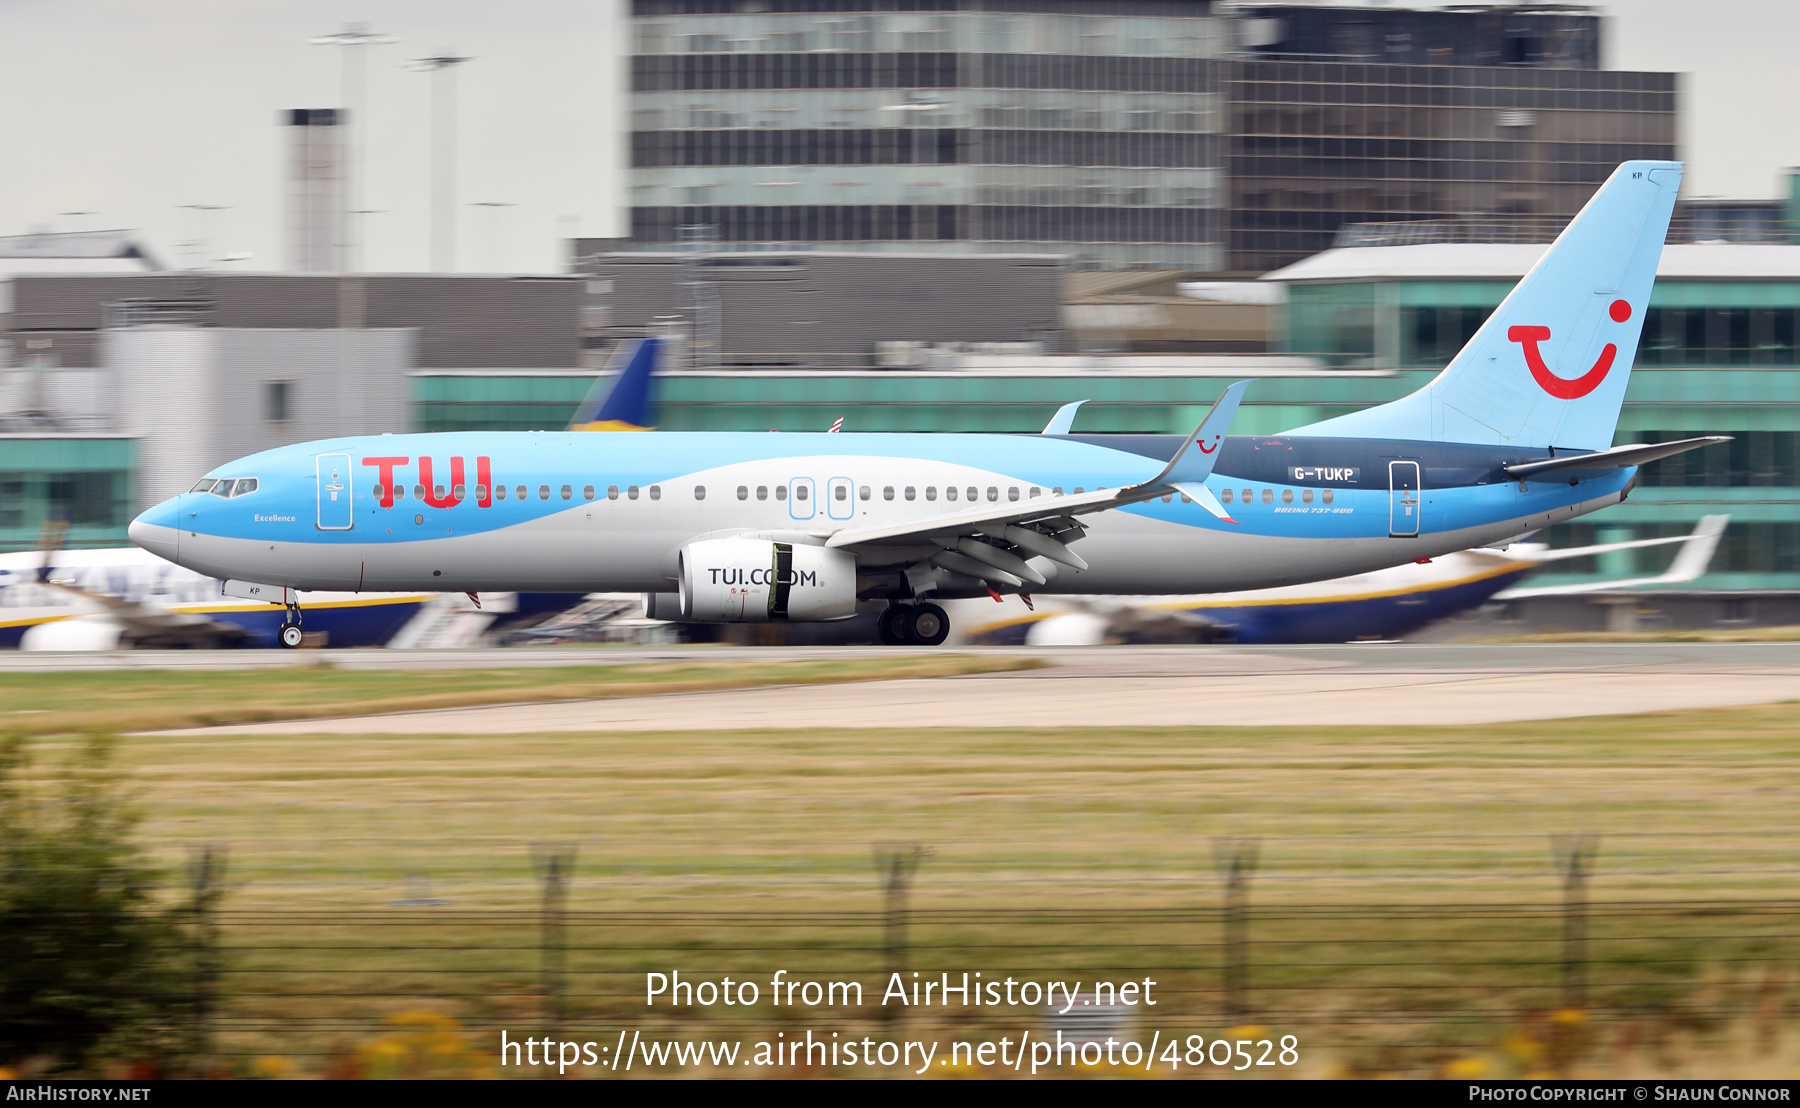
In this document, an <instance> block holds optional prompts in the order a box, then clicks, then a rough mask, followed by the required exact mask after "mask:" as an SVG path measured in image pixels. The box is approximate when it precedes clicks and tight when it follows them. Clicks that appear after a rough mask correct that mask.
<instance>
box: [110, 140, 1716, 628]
mask: <svg viewBox="0 0 1800 1108" xmlns="http://www.w3.org/2000/svg"><path fill="white" fill-rule="evenodd" d="M1680 183H1681V166H1680V164H1679V163H1676V162H1648V161H1640V162H1627V163H1625V164H1623V165H1621V166H1620V167H1619V168H1618V169H1617V170H1616V171H1615V172H1614V173H1613V174H1612V176H1611V177H1610V178H1608V180H1607V182H1606V183H1605V184H1604V185H1602V186H1601V188H1600V189H1599V191H1598V192H1596V193H1595V195H1594V197H1593V199H1591V200H1590V201H1589V202H1588V204H1587V206H1586V207H1585V208H1583V210H1582V212H1581V213H1580V214H1579V215H1578V216H1577V217H1576V218H1575V219H1574V220H1573V221H1572V222H1571V223H1570V224H1569V226H1568V227H1567V228H1565V229H1564V231H1563V233H1562V234H1561V235H1560V236H1559V237H1558V238H1557V240H1556V242H1555V243H1554V244H1553V245H1552V246H1551V248H1550V250H1549V251H1548V252H1547V253H1546V254H1545V255H1544V257H1543V259H1542V260H1541V261H1540V262H1539V263H1538V264H1537V266H1536V267H1534V268H1533V269H1532V270H1531V272H1530V273H1528V274H1526V276H1525V277H1524V279H1522V280H1521V281H1520V282H1519V284H1518V286H1517V287H1516V288H1515V289H1514V290H1513V292H1512V293H1511V294H1510V295H1509V296H1508V297H1507V298H1506V300H1505V302H1504V303H1502V304H1501V305H1500V307H1499V308H1498V309H1496V310H1495V312H1494V314H1493V315H1492V316H1491V317H1490V318H1489V319H1488V320H1487V322H1486V323H1485V324H1484V325H1483V326H1482V327H1481V329H1480V330H1479V331H1477V332H1476V334H1475V336H1474V337H1473V338H1472V339H1471V340H1470V341H1469V343H1468V345H1467V346H1466V347H1464V348H1463V350H1462V351H1461V352H1460V353H1459V354H1458V355H1457V356H1456V358H1455V359H1454V360H1453V361H1452V362H1451V363H1450V365H1449V366H1448V367H1447V368H1446V369H1445V370H1444V371H1443V372H1442V373H1440V374H1439V375H1438V376H1437V377H1435V378H1434V379H1433V380H1432V381H1431V382H1430V383H1429V384H1427V385H1426V386H1425V387H1424V388H1422V389H1421V390H1419V391H1418V392H1416V393H1413V394H1412V395H1410V396H1407V397H1404V398H1402V399H1400V400H1396V401H1394V402H1392V403H1389V404H1384V405H1380V406H1378V407H1374V408H1369V409H1365V410H1363V411H1359V412H1356V413H1353V414H1350V415H1347V416H1340V417H1338V418H1335V419H1330V420H1326V421H1324V422H1322V423H1317V424H1313V425H1311V426H1308V427H1303V428H1299V429H1297V430H1295V431H1292V432H1290V433H1288V434H1283V435H1275V436H1267V437H1231V438H1227V437H1226V431H1227V429H1228V428H1229V426H1230V423H1231V419H1232V416H1233V414H1234V413H1235V411H1236V409H1237V406H1238V402H1239V400H1240V399H1241V398H1242V396H1243V394H1244V391H1245V389H1246V388H1247V387H1249V385H1250V384H1251V382H1238V383H1236V384H1233V385H1231V386H1230V387H1228V388H1227V389H1225V391H1224V395H1223V396H1221V397H1220V399H1219V401H1218V402H1217V403H1216V404H1215V405H1214V407H1213V409H1212V410H1211V411H1210V412H1209V413H1208V414H1207V417H1206V419H1205V420H1204V421H1203V422H1202V423H1201V425H1200V427H1199V428H1198V430H1196V431H1195V432H1194V433H1193V434H1191V435H1186V436H1128V435H1073V434H1066V433H1060V434H1059V433H1046V434H1042V435H1035V436H1023V435H989V434H940V435H931V434H826V433H819V434H803V435H797V434H718V433H712V434H706V433H676V432H661V433H658V434H654V435H589V434H581V433H564V432H554V433H553V432H459V433H450V434H430V435H384V436H377V437H359V438H343V439H331V440H326V441H321V442H313V443H304V444H301V445H297V446H290V447H284V448H281V449H278V450H269V451H265V452H263V453H260V454H254V455H251V456H250V457H247V458H244V459H242V460H240V461H237V462H233V463H231V464H229V465H226V466H222V467H220V468H218V469H217V470H215V471H214V472H213V473H211V474H208V475H207V476H206V478H205V479H204V480H202V481H200V483H199V484H198V485H196V486H195V488H194V489H193V491H191V492H188V493H186V494H183V495H181V496H177V497H174V498H172V499H170V500H167V501H164V502H163V503H162V504H159V505H157V506H156V507H154V508H152V509H150V510H149V511H147V512H145V513H144V514H143V515H141V516H139V517H138V519H137V520H136V521H135V522H133V523H132V525H131V536H132V539H133V541H135V542H137V543H138V544H139V545H141V546H143V547H145V548H147V549H149V550H152V551H154V552H156V553H158V554H160V555H162V556H163V557H165V558H168V559H170V560H171V561H174V562H177V563H179V564H181V565H184V566H187V567H190V568H192V569H195V570H198V571H199V572H202V573H207V574H211V575H214V576H217V577H222V578H227V579H229V581H230V584H228V586H227V590H228V591H232V590H235V592H234V593H233V594H234V595H250V596H258V597H262V598H267V599H270V600H272V601H279V602H283V603H286V604H287V605H288V606H289V609H290V615H289V623H290V626H291V628H292V634H291V636H286V635H285V632H284V637H291V638H293V639H294V641H298V638H299V620H300V618H301V615H302V613H301V610H300V605H299V601H300V599H301V598H300V596H299V591H300V590H311V589H330V590H351V591H360V590H369V591H374V590H381V591H398V590H410V589H435V590H440V591H446V592H448V591H452V590H454V591H473V590H495V591H521V590H524V591H546V590H548V591H596V592H601V591H605V592H619V591H641V592H644V593H645V594H647V597H646V608H647V614H649V615H650V616H651V617H652V618H658V619H681V620H690V621H698V622H714V623H717V622H763V621H768V620H790V621H818V620H835V619H842V618H845V617H848V616H850V615H851V614H853V613H854V611H855V610H856V606H857V603H858V601H859V600H885V601H887V602H888V603H889V607H888V609H887V610H886V612H885V613H884V615H883V618H882V623H881V630H882V635H883V638H884V639H886V640H888V641H890V642H914V643H920V644H926V645H935V644H936V643H940V642H942V641H943V640H944V638H945V636H946V634H947V631H948V621H947V617H946V616H945V614H944V611H943V609H942V608H941V607H940V606H939V604H937V603H935V601H938V600H941V599H945V598H956V597H970V596H983V595H988V594H990V593H991V594H1006V593H1031V592H1045V593H1088V594H1096V593H1098V594H1136V595H1142V594H1151V593H1194V592H1224V591H1230V590H1241V589H1253V588H1267V587H1271V586H1277V585H1287V584H1297V583H1301V582H1305V581H1314V580H1320V579H1324V578H1331V577H1342V576H1346V575H1348V574H1354V573H1365V572H1369V571H1371V570H1376V569H1380V568H1382V567H1385V566H1391V565H1396V564H1399V563H1403V562H1407V561H1412V560H1414V559H1417V558H1428V557H1435V556H1438V555H1442V554H1448V553H1450V552H1452V551H1456V550H1464V549H1467V548H1469V547H1476V546H1489V545H1493V544H1496V543H1502V542H1505V541H1507V540H1509V539H1512V538H1515V537H1517V536H1520V535H1524V534H1527V533H1529V532H1533V531H1537V530H1540V529H1542V528H1544V527H1547V526H1549V525H1550V524H1553V523H1557V522H1560V521H1562V520H1565V519H1570V518H1573V517H1575V516H1579V515H1583V514H1585V513H1588V512H1592V511H1596V510H1598V509H1600V508H1604V507H1607V506H1609V505H1612V504H1616V503H1618V502H1619V501H1620V500H1622V499H1623V498H1624V497H1625V495H1626V494H1627V492H1628V491H1629V489H1630V486H1631V483H1632V480H1633V479H1634V477H1635V474H1636V466H1637V465H1639V464H1640V463H1643V462H1646V461H1650V460H1653V459H1655V458H1659V457H1664V456H1667V455H1670V454H1674V453H1678V452H1681V451H1684V450H1690V449H1693V448H1695V447H1698V446H1703V445H1706V444H1707V443H1710V442H1714V441H1721V440H1719V439H1717V438H1705V439H1690V440H1685V441H1682V442H1675V443H1660V444H1655V445H1651V446H1621V447H1614V446H1613V445H1612V438H1613V432H1614V428H1615V426H1616V424H1617V422H1618V415H1619V407H1620V404H1621V403H1622V401H1623V399H1624V395H1625V385H1626V380H1627V378H1628V377H1629V376H1630V367H1631V361H1632V357H1633V355H1634V353H1635V351H1636V348H1637V341H1638V335H1639V332H1640V330H1641V327H1642V322H1643V317H1644V309H1645V306H1646V304H1647V303H1648V301H1649V296H1650V287H1651V284H1652V282H1653V281H1654V279H1655V274H1656V265H1657V260H1658V258H1659V256H1660V254H1661V251H1662V243H1663V239H1664V237H1665V235H1666V234H1667V230H1668V225H1669V217H1670V213H1671V211H1672V210H1673V206H1674V203H1675V195H1676V191H1677V189H1678V188H1679V186H1680ZM1050 430H1051V431H1052V432H1055V431H1056V430H1059V428H1057V427H1055V426H1053V427H1052V428H1051V429H1050Z"/></svg>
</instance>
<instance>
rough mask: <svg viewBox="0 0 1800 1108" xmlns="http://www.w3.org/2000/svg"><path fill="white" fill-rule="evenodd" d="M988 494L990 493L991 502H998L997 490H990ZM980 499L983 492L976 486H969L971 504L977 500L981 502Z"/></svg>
mask: <svg viewBox="0 0 1800 1108" xmlns="http://www.w3.org/2000/svg"><path fill="white" fill-rule="evenodd" d="M988 493H989V497H988V499H990V500H998V499H999V496H998V495H997V490H994V489H989V490H988ZM980 499H981V490H980V489H978V488H976V487H975V486H974V485H970V486H969V503H971V504H973V503H975V502H976V501H977V500H980Z"/></svg>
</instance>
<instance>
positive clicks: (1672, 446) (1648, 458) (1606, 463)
mask: <svg viewBox="0 0 1800 1108" xmlns="http://www.w3.org/2000/svg"><path fill="white" fill-rule="evenodd" d="M1730 441H1731V436H1730V435H1703V436H1701V437H1700V438H1697V439H1680V440H1677V441H1675V442H1652V443H1642V442H1636V443H1631V444H1629V445H1626V446H1615V447H1613V448H1612V449H1611V450H1600V451H1596V452H1594V453H1592V454H1570V455H1568V456H1566V457H1562V458H1545V459H1544V460H1542V461H1537V462H1519V463H1518V464H1516V465H1510V466H1507V467H1506V472H1507V473H1510V474H1511V475H1513V476H1514V477H1517V478H1519V479H1520V480H1524V479H1526V478H1528V477H1536V476H1537V475H1538V474H1540V473H1553V472H1555V471H1556V470H1559V469H1621V468H1623V467H1625V466H1641V465H1643V464H1644V463H1645V462H1654V461H1656V460H1657V459H1658V458H1669V457H1673V456H1674V455H1676V454H1685V453H1687V452H1688V451H1690V450H1698V449H1700V448H1701V447H1702V446H1711V445H1713V444H1714V443H1720V442H1730Z"/></svg>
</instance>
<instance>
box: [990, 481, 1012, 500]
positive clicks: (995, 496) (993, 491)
mask: <svg viewBox="0 0 1800 1108" xmlns="http://www.w3.org/2000/svg"><path fill="white" fill-rule="evenodd" d="M999 499H1000V490H999V489H998V488H996V487H994V486H993V485H989V486H988V502H989V503H990V504H991V503H993V502H994V501H996V500H999ZM1013 499H1014V500H1017V499H1018V497H1016V496H1015V497H1013Z"/></svg>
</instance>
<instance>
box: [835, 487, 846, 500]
mask: <svg viewBox="0 0 1800 1108" xmlns="http://www.w3.org/2000/svg"><path fill="white" fill-rule="evenodd" d="M832 496H833V499H836V500H848V499H850V489H849V488H848V487H847V486H844V485H839V486H838V487H837V488H836V489H834V490H833V493H832Z"/></svg>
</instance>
